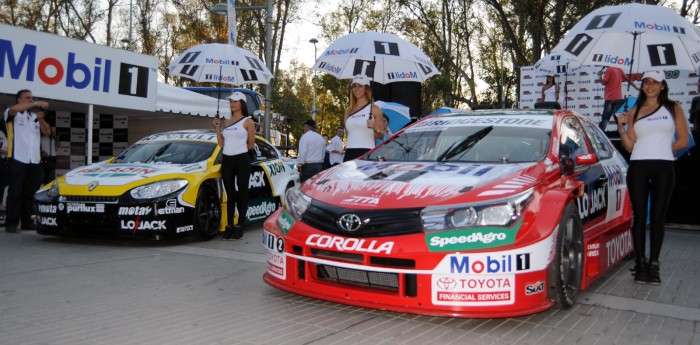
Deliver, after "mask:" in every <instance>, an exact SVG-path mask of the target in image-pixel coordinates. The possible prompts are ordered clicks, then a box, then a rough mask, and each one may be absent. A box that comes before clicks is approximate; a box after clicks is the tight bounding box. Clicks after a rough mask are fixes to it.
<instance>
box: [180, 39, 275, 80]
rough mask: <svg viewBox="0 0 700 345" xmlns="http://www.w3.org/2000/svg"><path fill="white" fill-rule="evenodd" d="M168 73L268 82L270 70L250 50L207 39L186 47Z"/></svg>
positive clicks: (208, 78) (181, 75)
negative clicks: (207, 41) (207, 40)
mask: <svg viewBox="0 0 700 345" xmlns="http://www.w3.org/2000/svg"><path fill="white" fill-rule="evenodd" d="M168 71H169V72H170V75H172V76H177V77H183V78H188V79H192V80H194V81H199V82H214V83H219V82H221V83H225V84H231V85H242V84H267V83H269V82H270V79H272V73H270V70H269V69H268V68H267V66H266V65H265V63H264V62H263V61H262V60H261V59H260V58H259V57H257V56H256V55H255V54H253V53H252V52H251V51H249V50H246V49H243V48H240V47H236V46H233V45H230V44H221V43H206V44H199V45H196V46H194V47H191V48H189V49H187V50H185V51H184V52H183V53H182V54H180V55H179V56H178V57H177V58H175V60H173V62H172V63H171V64H170V65H168Z"/></svg>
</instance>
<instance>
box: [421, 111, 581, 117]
mask: <svg viewBox="0 0 700 345" xmlns="http://www.w3.org/2000/svg"><path fill="white" fill-rule="evenodd" d="M561 112H567V111H565V110H552V109H479V110H457V111H453V112H449V113H440V114H435V115H433V116H431V117H435V116H436V117H451V116H464V115H469V116H490V115H550V116H553V115H555V114H557V113H561ZM572 113H573V112H572Z"/></svg>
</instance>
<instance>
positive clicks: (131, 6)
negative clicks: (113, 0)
mask: <svg viewBox="0 0 700 345" xmlns="http://www.w3.org/2000/svg"><path fill="white" fill-rule="evenodd" d="M133 8H134V6H133V0H129V51H132V49H131V44H132V42H134V41H133V40H132V37H131V32H132V31H134V29H133V28H134V25H133V20H134V19H133V18H134V15H133V12H134V10H133Z"/></svg>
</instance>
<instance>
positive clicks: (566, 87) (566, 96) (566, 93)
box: [564, 62, 569, 109]
mask: <svg viewBox="0 0 700 345" xmlns="http://www.w3.org/2000/svg"><path fill="white" fill-rule="evenodd" d="M564 109H569V63H568V62H567V63H566V67H565V69H564Z"/></svg>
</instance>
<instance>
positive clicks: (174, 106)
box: [0, 82, 231, 118]
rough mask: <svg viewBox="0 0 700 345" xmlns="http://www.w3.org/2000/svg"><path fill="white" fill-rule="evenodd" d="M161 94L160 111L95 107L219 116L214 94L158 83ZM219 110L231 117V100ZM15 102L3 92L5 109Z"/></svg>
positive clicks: (74, 106) (75, 107)
mask: <svg viewBox="0 0 700 345" xmlns="http://www.w3.org/2000/svg"><path fill="white" fill-rule="evenodd" d="M157 90H158V94H157V101H156V111H155V112H150V111H142V110H133V109H126V108H115V107H106V106H99V105H95V106H94V111H95V113H106V114H116V115H129V116H131V115H140V116H153V115H168V114H174V115H193V116H203V117H212V118H213V117H214V116H215V115H216V102H217V99H216V98H214V97H209V96H205V95H202V94H199V93H196V92H192V91H188V90H184V89H181V88H179V87H176V86H172V85H168V84H165V83H161V82H159V83H158V89H157ZM38 98H40V99H43V100H46V101H47V102H49V105H50V108H49V110H57V111H71V112H82V113H86V112H87V111H88V105H87V104H84V103H76V102H68V101H57V100H52V99H47V98H45V97H41V95H39V97H38ZM219 102H220V104H219V107H220V110H219V113H220V115H222V116H228V115H230V113H231V110H230V108H229V104H228V102H227V101H225V100H222V101H219ZM14 103H15V100H14V95H10V94H0V104H2V105H3V107H2V108H3V110H4V108H6V107H8V106H11V105H12V104H14Z"/></svg>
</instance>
